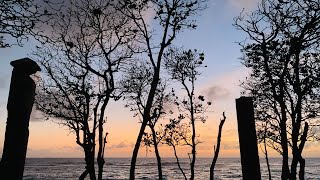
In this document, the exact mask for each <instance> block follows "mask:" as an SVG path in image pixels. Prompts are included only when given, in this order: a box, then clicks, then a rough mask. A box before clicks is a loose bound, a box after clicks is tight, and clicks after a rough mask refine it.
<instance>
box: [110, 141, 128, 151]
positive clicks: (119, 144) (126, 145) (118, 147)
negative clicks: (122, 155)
mask: <svg viewBox="0 0 320 180" xmlns="http://www.w3.org/2000/svg"><path fill="white" fill-rule="evenodd" d="M132 147H133V144H130V143H127V142H125V141H122V142H120V143H118V144H113V145H111V146H110V147H109V149H123V148H132Z"/></svg>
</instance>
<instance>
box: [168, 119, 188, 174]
mask: <svg viewBox="0 0 320 180" xmlns="http://www.w3.org/2000/svg"><path fill="white" fill-rule="evenodd" d="M183 119H184V117H183V116H179V117H178V118H177V119H170V121H169V123H168V124H166V125H165V126H164V131H163V133H164V136H163V138H162V139H163V143H164V144H167V145H168V146H170V147H172V149H173V154H174V157H175V158H176V161H177V165H178V167H179V170H180V172H181V173H182V175H183V178H184V179H185V180H187V179H188V178H187V176H186V173H185V172H184V170H183V169H182V167H181V164H180V160H179V157H178V153H177V147H178V146H183V145H190V144H191V143H190V142H191V135H190V132H191V131H190V125H188V124H187V123H182V122H181V121H182V120H183Z"/></svg>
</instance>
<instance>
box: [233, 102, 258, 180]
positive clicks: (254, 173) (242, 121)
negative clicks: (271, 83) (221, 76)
mask: <svg viewBox="0 0 320 180" xmlns="http://www.w3.org/2000/svg"><path fill="white" fill-rule="evenodd" d="M236 108H237V119H238V134H239V144H240V155H241V166H242V176H243V180H252V179H254V180H260V179H261V174H260V163H259V155H258V144H257V135H256V129H255V122H254V111H253V101H252V97H240V98H238V99H236Z"/></svg>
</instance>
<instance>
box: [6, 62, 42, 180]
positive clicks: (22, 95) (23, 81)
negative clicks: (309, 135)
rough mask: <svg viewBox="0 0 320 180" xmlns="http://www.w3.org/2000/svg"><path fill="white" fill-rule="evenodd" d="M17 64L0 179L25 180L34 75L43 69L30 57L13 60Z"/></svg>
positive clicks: (12, 63) (14, 65)
mask: <svg viewBox="0 0 320 180" xmlns="http://www.w3.org/2000/svg"><path fill="white" fill-rule="evenodd" d="M10 64H11V65H12V66H13V70H12V75H11V83H10V91H9V98H8V104H7V110H8V116H7V124H6V132H5V139H4V146H3V153H2V158H1V162H0V179H12V180H21V179H22V178H23V171H24V164H25V158H26V153H27V146H28V137H29V120H30V114H31V111H32V106H33V103H34V98H35V88H36V85H35V82H34V81H33V80H32V79H31V78H30V75H31V74H34V73H36V72H37V71H40V70H41V69H40V67H39V66H38V64H37V63H36V62H34V61H33V60H31V59H29V58H23V59H18V60H15V61H12V62H11V63H10Z"/></svg>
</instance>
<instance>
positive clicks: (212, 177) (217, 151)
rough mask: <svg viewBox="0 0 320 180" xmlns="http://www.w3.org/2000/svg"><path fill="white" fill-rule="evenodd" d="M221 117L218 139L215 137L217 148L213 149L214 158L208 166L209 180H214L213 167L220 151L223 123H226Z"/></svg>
mask: <svg viewBox="0 0 320 180" xmlns="http://www.w3.org/2000/svg"><path fill="white" fill-rule="evenodd" d="M222 115H223V119H222V120H221V121H220V124H219V131H218V137H217V148H214V157H213V160H212V163H211V166H210V180H213V179H214V167H215V165H216V162H217V160H218V156H219V151H220V143H221V134H222V127H223V124H224V122H225V121H226V117H225V115H224V113H223V114H222Z"/></svg>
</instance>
